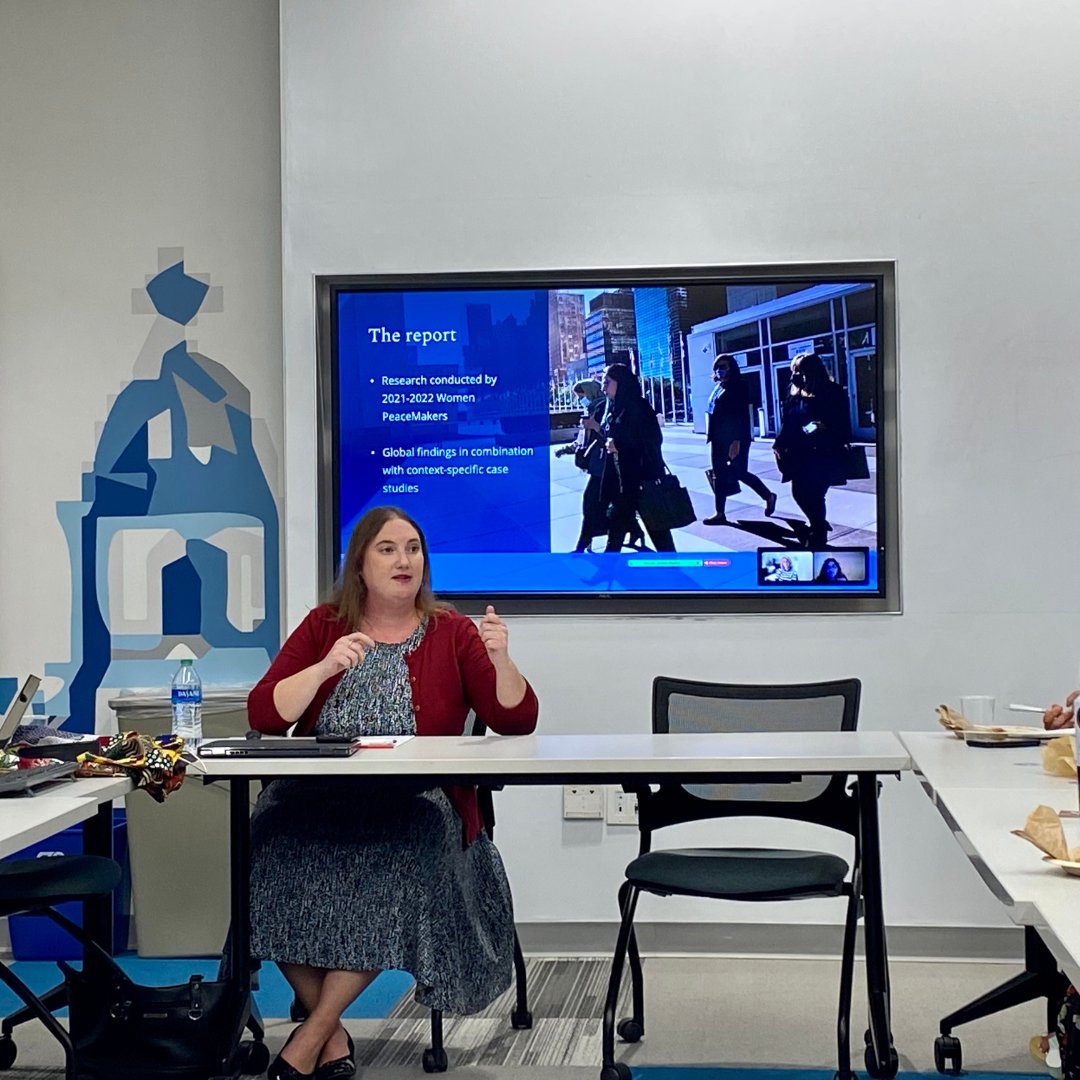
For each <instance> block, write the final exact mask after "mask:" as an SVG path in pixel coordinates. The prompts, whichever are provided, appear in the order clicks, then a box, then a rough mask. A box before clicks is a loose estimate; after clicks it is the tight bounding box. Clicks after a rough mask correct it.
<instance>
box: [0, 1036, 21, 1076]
mask: <svg viewBox="0 0 1080 1080" xmlns="http://www.w3.org/2000/svg"><path fill="white" fill-rule="evenodd" d="M18 1054H19V1048H18V1047H17V1046H16V1045H15V1040H14V1039H13V1038H12V1037H11V1036H10V1035H5V1036H4V1037H3V1038H0V1069H10V1068H11V1066H12V1065H14V1064H15V1058H16V1057H17V1056H18Z"/></svg>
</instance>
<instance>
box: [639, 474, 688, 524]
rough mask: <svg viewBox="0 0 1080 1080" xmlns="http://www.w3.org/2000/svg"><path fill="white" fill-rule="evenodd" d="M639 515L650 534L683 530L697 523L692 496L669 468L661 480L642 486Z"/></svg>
mask: <svg viewBox="0 0 1080 1080" xmlns="http://www.w3.org/2000/svg"><path fill="white" fill-rule="evenodd" d="M638 513H640V514H641V520H642V521H644V522H645V528H646V529H648V530H649V532H650V533H655V532H657V531H662V530H664V529H681V528H683V527H685V526H686V525H692V524H693V523H694V522H695V521H697V514H696V513H695V511H694V504H693V503H692V502H691V501H690V492H688V491H687V490H686V488H684V487H683V486H682V484H680V483H679V478H678V477H677V476H674V475H672V473H671V472H670V471H669V470H668V467H667V466H666V465H665V466H664V473H663V475H662V476H661V477H660V478H659V479H658V480H646V481H644V482H643V483H642V485H641V499H640V501H639V503H638Z"/></svg>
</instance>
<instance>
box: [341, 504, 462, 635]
mask: <svg viewBox="0 0 1080 1080" xmlns="http://www.w3.org/2000/svg"><path fill="white" fill-rule="evenodd" d="M394 520H398V521H404V522H405V523H406V524H408V525H411V526H412V527H413V528H414V529H415V530H416V535H417V536H419V537H420V551H421V553H422V554H423V556H424V572H423V573H422V574H421V575H420V588H419V590H417V593H416V613H417V614H418V615H434V614H437V613H438V612H440V611H449V610H450V605H449V604H445V603H443V602H442V601H441V600H436V599H435V594H434V593H433V592H432V591H431V561H430V559H429V557H428V544H427V537H426V536H424V530H423V529H421V528H420V526H419V525H418V524H417V523H416V522H415V521H413V519H412V518H411V517H409V515H408V514H406V513H405V511H404V510H399V509H398V508H397V507H396V506H373V507H372V508H371V509H370V510H369V511H368V512H367V513H366V514H365V515H364V516H363V517H362V518H361V519H360V520H359V521H358V522H357V523H356V525H355V527H354V528H353V531H352V536H350V537H349V546H348V547H347V548H346V549H345V558H344V559H342V560H341V570H340V572H339V573H338V577H337V581H335V582H334V589H333V592H331V594H330V599H329V600H328V603H329V604H330V606H331V607H332V608H333V609H334V614H335V615H336V616H337V617H338V618H339V619H341V620H342V622H344V623H346V624H347V625H348V626H351V627H352V628H353V629H356V628H358V627H359V626H360V620H361V619H362V618H363V617H364V605H365V602H366V600H367V586H366V585H365V584H364V578H363V576H362V575H361V573H360V571H361V568H362V567H363V565H364V556H365V555H366V554H367V549H368V548H369V547H371V545H372V544H373V543H374V542H375V537H377V536H378V535H379V533H380V532H381V531H382V528H383V526H384V525H385V524H386V523H387V522H388V521H394Z"/></svg>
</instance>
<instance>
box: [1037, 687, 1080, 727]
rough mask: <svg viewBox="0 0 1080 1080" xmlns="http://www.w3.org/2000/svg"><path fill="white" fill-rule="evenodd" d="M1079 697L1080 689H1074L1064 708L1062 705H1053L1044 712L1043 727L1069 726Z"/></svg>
mask: <svg viewBox="0 0 1080 1080" xmlns="http://www.w3.org/2000/svg"><path fill="white" fill-rule="evenodd" d="M1078 697H1080V690H1074V691H1073V692H1072V693H1071V694H1070V695H1069V696H1068V697H1067V698H1066V699H1065V706H1064V708H1063V707H1062V706H1061V705H1051V706H1050V708H1049V709H1047V710H1046V712H1044V713H1043V727H1044V728H1048V729H1051V730H1052V729H1054V728H1064V727H1069V726H1070V725H1071V724H1072V722H1073V707H1074V705H1075V703H1076V699H1077V698H1078Z"/></svg>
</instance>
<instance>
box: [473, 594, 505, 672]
mask: <svg viewBox="0 0 1080 1080" xmlns="http://www.w3.org/2000/svg"><path fill="white" fill-rule="evenodd" d="M478 629H479V631H480V640H481V641H482V642H483V643H484V648H485V649H487V654H488V656H489V657H490V658H491V662H492V663H493V664H498V663H499V661H500V660H505V659H506V658H507V656H508V655H509V652H508V648H507V647H508V644H509V633H508V631H507V629H506V623H504V622H503V621H502V619H500V618H499V616H498V615H496V614H495V609H494V608H493V607H492V606H491V605H490V604H488V606H487V611H486V612H485V614H484V617H483V618H482V619H481V620H480V624H479V626H478Z"/></svg>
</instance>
